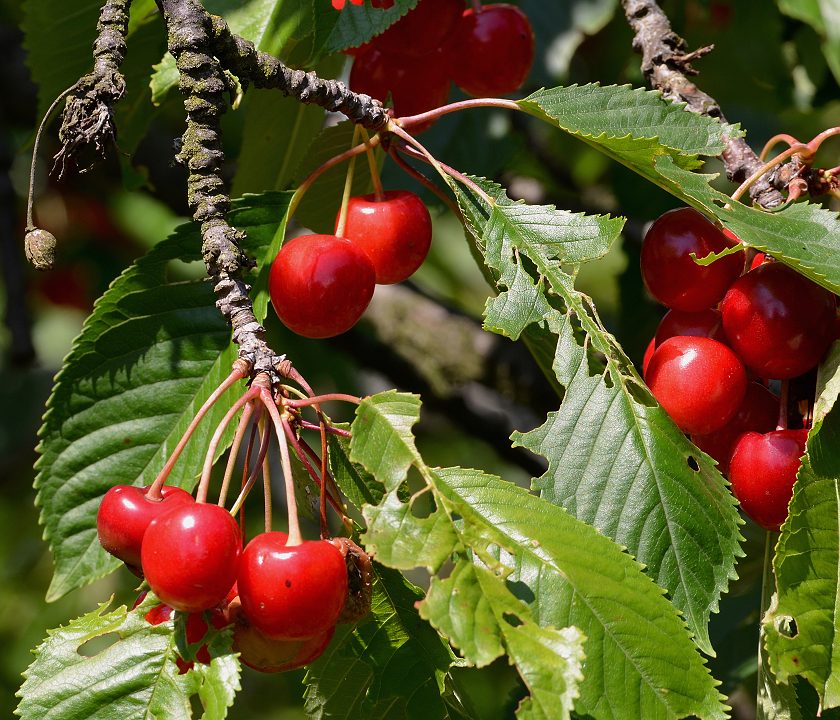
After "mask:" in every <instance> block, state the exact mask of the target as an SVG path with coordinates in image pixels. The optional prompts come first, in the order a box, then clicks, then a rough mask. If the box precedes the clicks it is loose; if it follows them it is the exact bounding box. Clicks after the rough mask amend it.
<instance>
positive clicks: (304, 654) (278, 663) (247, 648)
mask: <svg viewBox="0 0 840 720" xmlns="http://www.w3.org/2000/svg"><path fill="white" fill-rule="evenodd" d="M229 616H230V618H231V621H232V622H233V649H234V651H235V652H238V653H239V659H240V660H241V661H242V662H243V663H245V665H247V666H248V667H250V668H252V669H254V670H258V671H259V672H264V673H275V672H284V671H286V670H292V669H294V668H298V667H302V666H303V665H308V664H309V663H311V662H313V661H314V660H316V659H318V658H319V657H320V656H321V654H322V653H323V652H324V650H325V649H326V648H327V645H329V644H330V640H332V637H333V635H334V634H335V625H333V626H332V627H330V628H327V629H326V630H325V631H324V632H322V633H319V634H318V635H315V636H314V637H311V638H305V639H303V640H276V639H273V638H270V637H267V636H265V635H264V634H263V633H261V632H260V631H259V630H257V628H255V627H254V625H253V624H252V623H251V621H250V620H249V619H248V617H247V616H246V615H245V613H244V612H243V611H242V606H241V602H240V600H239V598H236V600H234V601H233V602H232V603H231V605H230V611H229Z"/></svg>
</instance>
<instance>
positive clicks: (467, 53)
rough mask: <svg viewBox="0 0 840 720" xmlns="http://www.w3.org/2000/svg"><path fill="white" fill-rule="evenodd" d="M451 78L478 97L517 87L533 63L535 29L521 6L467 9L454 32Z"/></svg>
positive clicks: (506, 91) (512, 89) (500, 92)
mask: <svg viewBox="0 0 840 720" xmlns="http://www.w3.org/2000/svg"><path fill="white" fill-rule="evenodd" d="M448 51H449V53H450V55H451V56H452V79H453V80H454V81H455V84H456V85H457V86H458V87H459V88H461V89H462V90H463V91H464V92H465V93H467V94H469V95H473V96H475V97H488V96H494V95H507V94H508V93H512V92H513V91H514V90H518V89H519V88H520V87H521V86H522V83H523V82H525V78H526V77H528V72H529V71H530V70H531V65H532V64H533V62H534V31H533V29H532V28H531V23H530V22H529V20H528V17H527V16H526V15H525V13H523V12H522V11H521V10H520V9H519V8H518V7H516V6H514V5H507V4H505V3H501V4H498V5H486V6H485V7H483V8H482V9H481V10H479V11H478V12H476V11H475V10H473V9H469V10H464V12H463V15H462V16H461V21H460V22H459V23H458V26H457V27H456V28H455V32H453V33H452V37H451V38H450V43H449V46H448Z"/></svg>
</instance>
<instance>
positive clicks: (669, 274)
mask: <svg viewBox="0 0 840 720" xmlns="http://www.w3.org/2000/svg"><path fill="white" fill-rule="evenodd" d="M731 245H732V241H731V240H730V239H728V238H727V237H726V236H725V235H724V234H723V233H722V232H721V231H720V230H718V229H717V228H716V227H715V226H714V225H712V223H710V222H709V221H708V220H707V219H706V218H705V217H704V216H703V215H701V214H700V213H699V212H697V211H696V210H693V209H692V208H678V209H676V210H669V211H668V212H666V213H665V214H663V215H660V217H659V218H657V220H656V221H655V222H654V223H653V225H651V227H650V229H649V230H648V231H647V234H646V235H645V240H644V243H643V244H642V258H641V265H642V278H643V279H644V281H645V285H646V286H647V288H648V290H649V291H650V294H651V295H653V297H655V298H656V299H657V300H658V301H659V302H661V303H662V304H663V305H667V306H668V307H670V308H675V309H676V310H686V311H689V312H697V311H698V310H705V309H706V308H710V307H712V306H714V305H716V304H717V302H718V301H719V300H720V299H721V298H722V297H723V296H724V293H726V291H727V289H728V288H729V286H730V285H731V284H732V283H733V282H734V281H735V280H736V278H737V277H738V276H739V275H740V274H741V272H742V270H743V269H744V253H743V252H736V253H734V254H732V255H727V256H726V257H723V258H721V259H720V260H716V261H715V262H713V263H712V264H711V265H708V266H706V267H703V266H702V265H698V264H697V263H695V262H694V260H692V259H691V253H694V254H695V255H696V256H697V258H703V257H705V256H706V255H708V254H709V253H712V252H716V253H717V252H721V251H722V250H725V249H726V248H728V247H730V246H731Z"/></svg>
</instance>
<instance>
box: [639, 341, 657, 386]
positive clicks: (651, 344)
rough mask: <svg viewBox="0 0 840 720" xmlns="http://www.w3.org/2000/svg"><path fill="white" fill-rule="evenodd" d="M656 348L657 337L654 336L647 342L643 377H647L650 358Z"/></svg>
mask: <svg viewBox="0 0 840 720" xmlns="http://www.w3.org/2000/svg"><path fill="white" fill-rule="evenodd" d="M655 350H656V338H655V337H652V338H651V339H650V342H649V343H648V344H647V347H646V348H645V354H644V356H643V357H642V377H643V378H646V377H647V371H648V366H649V365H650V359H651V358H652V357H653V353H654V351H655Z"/></svg>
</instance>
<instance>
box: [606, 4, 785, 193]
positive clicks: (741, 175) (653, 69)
mask: <svg viewBox="0 0 840 720" xmlns="http://www.w3.org/2000/svg"><path fill="white" fill-rule="evenodd" d="M622 5H623V6H624V14H625V15H626V16H627V22H628V23H629V24H630V27H631V28H632V30H633V32H634V33H635V37H634V39H633V49H634V50H636V52H639V53H641V55H642V72H643V73H644V76H645V78H646V79H647V81H648V83H649V84H650V86H651V87H653V88H655V89H657V90H661V91H662V95H663V96H664V97H665V98H667V99H669V100H674V101H677V102H684V103H686V109H687V110H690V111H691V112H695V113H699V114H701V115H708V116H710V117H715V118H719V119H720V120H721V122H726V118H725V117H724V115H723V112H722V111H721V109H720V106H719V105H718V103H717V101H716V100H715V99H714V98H713V97H711V96H710V95H707V94H706V93H704V92H703V91H702V90H701V89H700V88H698V87H697V86H696V85H695V84H694V83H693V82H691V80H689V79H688V76H689V75H696V74H697V71H696V70H694V68H692V67H691V61H692V60H696V59H697V58H700V57H702V56H703V55H705V54H707V53H708V52H711V50H712V48H711V47H707V48H701V49H699V50H696V51H694V52H686V43H685V40H683V39H682V38H681V37H680V36H679V35H677V34H676V33H675V32H674V31H673V30H672V29H671V23H670V21H669V20H668V17H667V16H666V15H665V13H664V12H662V10H661V9H660V7H659V5H658V4H657V3H656V1H655V0H622ZM721 159H722V160H723V164H724V166H725V168H726V176H727V177H728V178H729V179H730V180H731V181H733V182H736V183H741V182H743V181H744V180H746V179H747V178H748V177H749V176H750V175H752V174H753V173H754V172H756V170H758V169H759V168H760V167H761V166H762V164H763V163H762V162H761V160H759V159H758V156H757V155H756V154H755V152H754V151H753V150H752V148H751V147H750V146H749V145H748V144H747V142H746V140H744V139H743V138H729V139H728V140H727V143H726V148H725V149H724V151H723V154H722V155H721ZM776 183H777V179H776V173H775V172H771V173H768V174H767V175H764V176H763V177H762V178H760V179H759V180H758V181H756V182H755V183H754V184H753V185H752V187H750V197H752V199H753V201H754V202H756V203H758V204H759V205H761V206H762V207H764V208H773V207H776V206H778V205H781V204H782V203H783V202H784V196H783V195H782V193H781V192H779V189H778V188H777V185H776ZM778 184H779V185H781V184H782V183H781V182H779V183H778Z"/></svg>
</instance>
